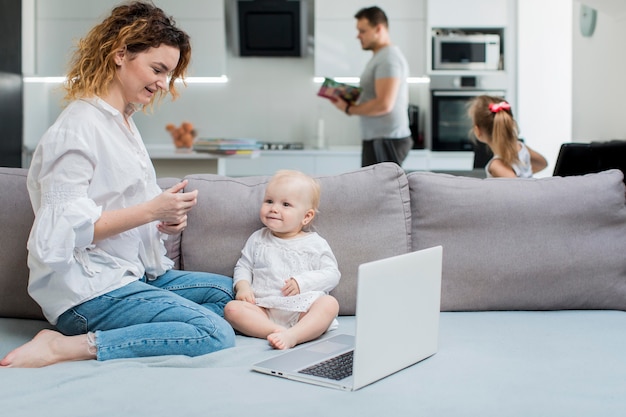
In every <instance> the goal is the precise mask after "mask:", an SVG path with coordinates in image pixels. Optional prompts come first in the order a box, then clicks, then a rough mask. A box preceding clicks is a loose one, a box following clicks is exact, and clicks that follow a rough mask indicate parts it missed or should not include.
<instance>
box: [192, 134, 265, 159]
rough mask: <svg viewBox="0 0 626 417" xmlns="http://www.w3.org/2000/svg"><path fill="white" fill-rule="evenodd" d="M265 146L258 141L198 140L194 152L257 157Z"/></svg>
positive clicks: (195, 141)
mask: <svg viewBox="0 0 626 417" xmlns="http://www.w3.org/2000/svg"><path fill="white" fill-rule="evenodd" d="M262 146H263V144H262V143H261V142H259V141H257V140H256V139H224V138H196V139H195V140H194V142H193V150H194V151H196V152H210V153H214V154H218V155H241V156H257V155H258V154H259V153H260V152H261V147H262Z"/></svg>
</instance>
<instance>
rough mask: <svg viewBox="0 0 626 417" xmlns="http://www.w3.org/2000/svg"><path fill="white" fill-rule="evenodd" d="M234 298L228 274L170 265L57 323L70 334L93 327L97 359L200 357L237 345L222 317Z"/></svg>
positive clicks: (80, 307)
mask: <svg viewBox="0 0 626 417" xmlns="http://www.w3.org/2000/svg"><path fill="white" fill-rule="evenodd" d="M232 299H233V283H232V279H231V278H229V277H226V276H223V275H217V274H210V273H207V272H189V271H178V270H170V271H168V272H166V273H165V274H163V275H161V276H160V277H158V278H157V279H156V280H154V281H148V282H146V280H145V278H144V279H142V280H140V281H135V282H132V283H130V284H128V285H126V286H124V287H122V288H119V289H117V290H113V291H111V292H109V293H107V294H104V295H101V296H99V297H96V298H94V299H92V300H89V301H86V302H84V303H82V304H80V305H78V306H76V307H73V308H71V309H69V310H68V311H66V312H65V313H63V314H62V315H61V317H59V321H58V323H57V328H58V329H59V330H60V331H61V332H62V333H63V334H66V335H78V334H86V333H88V332H94V334H95V344H96V349H97V359H98V360H108V359H118V358H137V357H144V356H160V355H187V356H198V355H204V354H206V353H211V352H215V351H218V350H220V349H225V348H229V347H232V346H234V345H235V333H234V331H233V329H232V327H231V326H230V325H229V324H228V322H226V320H224V318H223V317H224V306H225V305H226V303H228V302H229V301H231V300H232Z"/></svg>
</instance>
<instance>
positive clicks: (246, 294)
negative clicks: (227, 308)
mask: <svg viewBox="0 0 626 417" xmlns="http://www.w3.org/2000/svg"><path fill="white" fill-rule="evenodd" d="M235 299H236V300H239V301H246V302H248V303H251V304H256V300H255V298H254V292H253V291H252V288H245V289H242V290H240V291H237V294H236V295H235Z"/></svg>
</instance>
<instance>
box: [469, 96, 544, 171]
mask: <svg viewBox="0 0 626 417" xmlns="http://www.w3.org/2000/svg"><path fill="white" fill-rule="evenodd" d="M469 116H470V118H471V120H472V123H473V127H472V134H473V136H474V137H475V138H476V139H477V140H478V141H479V142H482V143H484V144H486V145H487V146H488V147H489V149H490V150H491V152H492V153H493V158H491V160H490V161H489V162H487V165H486V166H485V172H486V174H487V177H488V178H491V177H509V178H515V177H520V178H530V177H532V176H533V174H534V173H536V172H539V171H541V170H542V169H544V168H545V167H546V166H547V165H548V163H547V161H546V159H545V158H544V157H543V156H542V155H541V154H539V153H537V152H535V151H534V150H532V149H531V148H530V147H529V146H528V145H525V144H524V143H523V142H521V141H520V140H519V138H518V126H517V122H516V121H515V119H514V118H513V113H512V111H511V105H510V104H509V103H507V102H506V101H504V100H503V99H502V98H501V97H494V96H488V95H481V96H478V97H476V98H475V99H473V100H472V101H471V102H470V106H469Z"/></svg>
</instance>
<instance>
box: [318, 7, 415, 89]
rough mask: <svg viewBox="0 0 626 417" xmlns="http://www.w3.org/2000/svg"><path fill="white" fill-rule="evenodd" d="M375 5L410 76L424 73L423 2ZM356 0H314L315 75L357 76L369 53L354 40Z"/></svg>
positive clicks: (355, 35) (357, 9) (368, 57)
mask: <svg viewBox="0 0 626 417" xmlns="http://www.w3.org/2000/svg"><path fill="white" fill-rule="evenodd" d="M377 5H378V6H379V7H380V8H381V9H383V10H384V11H385V14H387V18H388V19H389V33H390V36H391V40H392V42H393V43H394V44H395V45H397V46H398V47H399V48H400V49H401V50H402V52H403V53H404V54H405V56H406V58H407V61H408V63H409V69H410V74H409V75H410V76H415V77H417V76H421V75H424V74H425V73H426V43H425V38H426V20H425V13H426V11H425V1H424V0H417V1H416V0H381V1H379V2H377ZM362 7H364V5H363V2H362V1H359V0H347V1H346V0H342V1H341V2H337V1H334V0H316V1H315V75H316V76H320V77H358V76H360V74H361V72H362V71H363V68H364V67H365V64H366V63H367V61H368V60H369V59H370V58H371V52H369V51H363V50H362V49H361V44H360V42H359V41H358V39H357V31H356V20H355V19H354V15H355V13H356V12H358V11H359V10H360V9H361V8H362Z"/></svg>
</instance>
